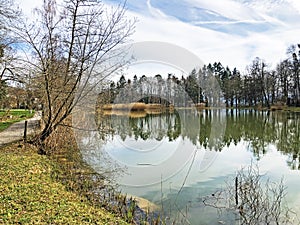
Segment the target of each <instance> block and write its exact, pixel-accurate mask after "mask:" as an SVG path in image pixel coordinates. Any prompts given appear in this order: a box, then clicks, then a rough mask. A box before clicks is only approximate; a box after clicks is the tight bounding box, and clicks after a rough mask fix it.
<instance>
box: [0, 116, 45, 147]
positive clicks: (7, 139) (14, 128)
mask: <svg viewBox="0 0 300 225" xmlns="http://www.w3.org/2000/svg"><path fill="white" fill-rule="evenodd" d="M40 119H41V112H40V111H37V112H35V114H34V116H33V117H32V118H30V119H27V120H23V121H20V122H17V123H14V124H12V125H11V126H10V127H8V128H7V129H5V130H4V131H2V132H0V147H2V146H4V145H7V144H9V143H12V142H15V141H20V140H22V139H23V138H24V129H25V121H27V132H26V133H27V135H31V134H34V132H36V130H37V128H38V127H39V121H40Z"/></svg>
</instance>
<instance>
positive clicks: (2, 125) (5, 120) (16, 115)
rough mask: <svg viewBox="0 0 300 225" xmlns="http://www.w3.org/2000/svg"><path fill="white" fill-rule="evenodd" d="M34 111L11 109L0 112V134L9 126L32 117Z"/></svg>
mask: <svg viewBox="0 0 300 225" xmlns="http://www.w3.org/2000/svg"><path fill="white" fill-rule="evenodd" d="M33 115H34V111H30V110H23V109H13V110H0V132H1V131H3V130H5V129H7V128H8V127H9V126H10V125H12V124H14V123H16V122H19V121H22V120H25V119H29V118H31V117H33Z"/></svg>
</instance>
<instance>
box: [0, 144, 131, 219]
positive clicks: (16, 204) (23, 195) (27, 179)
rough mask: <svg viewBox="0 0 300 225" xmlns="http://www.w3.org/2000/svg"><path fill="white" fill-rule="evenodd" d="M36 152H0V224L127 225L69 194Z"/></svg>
mask: <svg viewBox="0 0 300 225" xmlns="http://www.w3.org/2000/svg"><path fill="white" fill-rule="evenodd" d="M36 152H37V151H36V149H31V148H30V147H29V146H27V149H26V150H24V147H23V148H20V147H18V146H17V145H11V146H8V147H6V148H4V149H0V165H1V167H0V177H1V179H0V224H126V223H125V222H123V221H122V220H121V219H119V218H116V217H114V216H113V215H112V214H111V213H108V212H107V211H106V210H104V209H102V208H100V207H97V206H93V205H91V204H90V203H89V201H88V200H87V199H86V198H84V197H82V196H79V195H78V193H75V192H72V191H68V190H67V188H66V186H65V185H64V184H62V183H61V182H59V180H57V179H56V177H57V176H59V174H60V173H62V172H61V171H60V167H59V166H58V164H57V163H56V162H53V161H51V160H50V159H49V158H48V157H47V156H41V155H38V154H37V153H36Z"/></svg>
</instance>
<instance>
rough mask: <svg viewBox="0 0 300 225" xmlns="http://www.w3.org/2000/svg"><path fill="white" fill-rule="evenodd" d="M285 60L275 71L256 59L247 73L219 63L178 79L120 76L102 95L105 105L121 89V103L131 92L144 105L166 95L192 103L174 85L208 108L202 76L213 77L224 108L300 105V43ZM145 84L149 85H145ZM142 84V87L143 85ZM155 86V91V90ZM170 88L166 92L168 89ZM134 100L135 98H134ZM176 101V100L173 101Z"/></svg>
mask: <svg viewBox="0 0 300 225" xmlns="http://www.w3.org/2000/svg"><path fill="white" fill-rule="evenodd" d="M287 55H288V57H287V59H285V60H283V61H281V62H280V63H278V64H277V65H276V68H275V69H270V68H269V66H268V64H267V63H266V62H265V61H264V60H262V59H260V58H258V57H257V58H255V59H254V60H253V61H252V63H251V64H250V65H248V66H247V69H246V72H244V73H243V74H241V72H240V71H238V70H237V69H236V68H234V69H233V70H231V69H230V68H229V67H228V66H226V67H225V66H223V65H222V63H221V62H215V63H212V64H211V63H209V64H208V65H204V66H203V67H202V68H201V69H199V70H196V69H194V70H192V71H191V72H190V73H189V74H188V76H185V77H184V76H181V77H177V76H176V75H175V74H168V76H167V78H166V79H163V78H162V75H161V74H157V75H156V76H155V77H154V78H153V77H152V78H150V77H147V76H146V75H141V76H139V77H138V76H137V75H134V77H133V79H132V80H131V79H126V76H124V75H122V76H121V77H120V79H119V80H118V81H117V82H115V81H110V83H109V84H108V85H107V86H106V88H104V90H103V92H102V95H104V96H103V97H105V99H106V100H107V101H108V102H111V103H112V102H114V99H115V97H116V96H117V95H120V90H121V89H124V90H125V91H123V93H122V95H124V101H125V102H126V101H129V99H131V98H130V92H132V90H134V91H135V93H134V94H135V95H138V94H140V95H141V99H139V101H141V102H145V103H160V102H159V101H162V100H161V99H160V98H158V97H155V96H160V95H161V94H162V93H168V92H173V93H169V95H168V98H167V100H168V101H169V102H170V103H172V102H174V101H176V102H177V103H178V102H179V103H180V102H181V103H180V104H181V105H183V106H187V105H189V104H190V103H191V102H190V101H186V99H179V98H182V97H180V96H179V97H178V94H176V93H175V92H176V90H174V88H173V89H172V88H170V85H172V84H173V85H174V84H175V85H176V87H180V88H181V89H182V90H184V91H185V92H186V94H187V95H188V96H189V98H190V99H191V101H192V103H193V104H197V103H205V104H207V105H209V99H208V97H207V95H206V93H205V91H204V90H203V87H202V85H203V84H202V82H203V77H206V76H207V75H208V74H210V75H212V76H214V77H215V78H216V80H217V81H218V84H219V86H220V88H221V92H222V96H221V97H220V98H221V101H222V102H224V103H225V104H226V106H227V107H240V106H250V107H254V106H261V107H270V106H272V105H287V106H298V107H299V106H300V81H299V79H300V78H299V73H300V44H298V45H291V46H290V47H289V48H288V50H287ZM145 81H147V82H146V83H147V84H148V85H145ZM142 84H143V85H142ZM154 87H155V88H154ZM168 89H169V90H168ZM125 92H126V93H125ZM142 93H147V94H148V97H146V98H145V97H142ZM135 97H136V96H135ZM176 98H177V99H176Z"/></svg>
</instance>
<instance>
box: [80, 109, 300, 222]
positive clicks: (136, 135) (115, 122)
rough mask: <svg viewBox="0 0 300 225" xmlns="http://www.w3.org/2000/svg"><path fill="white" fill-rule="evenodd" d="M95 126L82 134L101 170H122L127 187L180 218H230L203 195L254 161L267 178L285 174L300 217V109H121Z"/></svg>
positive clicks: (119, 176) (118, 175)
mask: <svg viewBox="0 0 300 225" xmlns="http://www.w3.org/2000/svg"><path fill="white" fill-rule="evenodd" d="M97 127H98V129H99V131H98V132H94V133H93V134H92V135H91V134H89V136H88V137H87V136H85V137H83V138H82V141H81V143H82V146H85V148H82V149H85V150H83V151H82V155H83V158H84V159H85V160H86V161H87V162H88V163H89V164H90V165H91V166H92V167H93V168H94V169H95V170H96V171H98V172H99V173H101V172H103V171H105V168H106V169H107V168H111V169H112V171H117V172H115V173H114V174H115V179H116V182H117V183H119V184H120V189H121V190H122V192H124V193H129V194H131V195H135V196H139V197H142V198H145V199H147V200H149V201H151V202H153V203H155V204H157V205H158V206H160V207H162V208H163V210H164V211H165V213H166V214H167V215H168V216H170V217H171V218H176V217H177V218H179V219H177V221H179V220H182V221H185V222H186V224H220V223H219V222H220V221H227V223H226V224H231V223H232V221H231V222H228V221H230V220H231V219H232V218H230V217H228V216H227V215H224V213H222V215H220V214H219V213H218V211H217V210H216V209H214V208H211V207H208V206H204V204H203V198H204V197H205V196H208V195H211V194H212V193H214V192H215V191H216V190H218V189H220V188H224V187H225V186H226V182H233V179H234V177H235V174H236V172H237V170H240V169H241V168H245V167H247V166H249V165H250V164H251V163H252V164H258V166H259V170H260V173H261V174H264V177H266V179H267V178H269V179H270V180H271V181H274V182H279V181H280V180H281V179H282V178H283V180H284V184H285V185H286V187H287V196H286V203H287V204H288V206H289V207H290V208H292V209H293V210H294V211H295V212H296V213H297V214H298V215H299V216H300V210H299V209H300V189H299V184H300V164H299V159H300V114H299V113H289V112H262V111H255V110H225V109H224V110H203V111H201V112H197V111H196V110H192V109H190V110H188V109H178V110H175V112H173V113H162V114H155V113H153V112H151V113H145V112H143V113H141V112H132V113H129V114H124V113H116V114H111V115H106V116H105V115H102V116H101V119H99V120H98V121H97ZM87 146H88V147H87ZM121 171H122V172H121ZM181 223H182V224H183V222H181ZM179 224H180V223H179Z"/></svg>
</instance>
